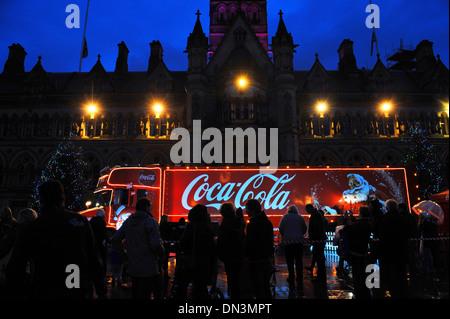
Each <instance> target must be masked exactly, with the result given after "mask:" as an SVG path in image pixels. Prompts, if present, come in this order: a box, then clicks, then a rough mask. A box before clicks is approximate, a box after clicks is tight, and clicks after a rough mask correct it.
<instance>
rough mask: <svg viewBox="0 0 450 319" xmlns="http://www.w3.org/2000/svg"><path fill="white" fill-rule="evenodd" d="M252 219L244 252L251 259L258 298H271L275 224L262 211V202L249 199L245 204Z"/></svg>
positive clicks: (253, 280) (246, 236)
mask: <svg viewBox="0 0 450 319" xmlns="http://www.w3.org/2000/svg"><path fill="white" fill-rule="evenodd" d="M245 208H246V211H247V214H248V216H249V217H250V221H249V223H248V225H247V233H246V235H245V241H244V253H245V256H246V257H247V258H248V259H249V270H250V276H251V279H252V286H253V293H254V295H255V297H256V299H271V298H272V294H271V291H270V276H271V274H272V272H273V267H274V265H273V262H272V259H273V253H274V246H273V225H272V223H271V222H270V220H269V219H268V218H267V216H266V214H265V213H264V212H263V211H261V204H260V203H259V202H258V201H257V200H255V199H249V200H248V201H247V203H246V205H245Z"/></svg>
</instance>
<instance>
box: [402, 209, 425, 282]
mask: <svg viewBox="0 0 450 319" xmlns="http://www.w3.org/2000/svg"><path fill="white" fill-rule="evenodd" d="M398 211H399V213H400V215H402V216H403V217H405V218H406V221H407V224H408V237H409V238H417V237H419V235H420V232H419V227H418V226H417V224H418V223H417V221H416V219H415V218H414V216H413V214H411V212H410V211H409V210H408V206H407V205H406V204H405V203H400V204H398ZM416 251H417V241H415V240H409V241H408V268H409V275H410V276H411V277H414V276H415V274H416V273H417V267H416V262H417V260H416Z"/></svg>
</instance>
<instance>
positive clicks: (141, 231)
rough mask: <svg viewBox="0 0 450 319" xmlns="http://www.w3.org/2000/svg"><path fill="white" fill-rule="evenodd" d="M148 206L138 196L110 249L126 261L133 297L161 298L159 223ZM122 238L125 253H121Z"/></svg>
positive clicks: (161, 254)
mask: <svg viewBox="0 0 450 319" xmlns="http://www.w3.org/2000/svg"><path fill="white" fill-rule="evenodd" d="M151 210H152V205H151V203H150V201H149V200H148V198H145V197H143V198H139V199H138V201H137V202H136V211H135V212H134V213H133V214H131V215H130V217H128V218H127V220H125V222H124V223H123V224H122V226H121V227H120V228H119V229H118V230H117V232H116V233H115V234H114V236H113V237H112V239H111V243H112V245H113V248H114V249H115V250H116V251H117V253H118V254H119V255H121V256H124V255H125V256H126V258H127V260H128V273H129V274H130V276H131V281H132V291H131V292H132V297H133V298H134V299H149V298H150V297H151V295H152V294H153V297H154V299H160V298H161V297H162V287H161V281H160V276H159V275H160V258H162V257H163V254H164V248H163V246H162V243H161V237H160V234H159V226H158V222H157V221H156V219H154V218H153V216H152V214H151ZM123 241H125V246H126V254H124V245H123Z"/></svg>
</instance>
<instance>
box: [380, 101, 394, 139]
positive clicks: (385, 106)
mask: <svg viewBox="0 0 450 319" xmlns="http://www.w3.org/2000/svg"><path fill="white" fill-rule="evenodd" d="M379 108H380V111H381V112H382V113H384V118H385V120H384V121H385V123H386V124H385V127H386V132H385V133H386V135H387V136H390V135H394V136H395V135H396V131H395V130H396V128H395V120H396V118H395V114H394V121H393V125H392V126H393V127H392V134H390V130H391V125H390V121H389V117H390V114H389V113H391V112H392V110H393V108H394V104H393V103H392V102H391V101H383V102H381V103H380V106H379Z"/></svg>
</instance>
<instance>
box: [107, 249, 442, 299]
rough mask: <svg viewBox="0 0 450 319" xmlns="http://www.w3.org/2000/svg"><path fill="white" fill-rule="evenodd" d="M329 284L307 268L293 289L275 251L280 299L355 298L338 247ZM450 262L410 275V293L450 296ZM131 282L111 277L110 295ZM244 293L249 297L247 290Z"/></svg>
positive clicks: (330, 258) (222, 278) (383, 294)
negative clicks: (316, 280)
mask: <svg viewBox="0 0 450 319" xmlns="http://www.w3.org/2000/svg"><path fill="white" fill-rule="evenodd" d="M325 256H326V268H327V281H326V283H323V284H320V283H314V282H313V281H312V279H313V276H315V275H316V270H315V269H314V271H313V272H312V273H311V272H310V271H309V270H306V269H304V270H303V285H304V287H303V290H302V291H290V289H289V284H288V282H287V277H288V270H287V265H286V260H285V257H284V254H283V249H278V250H277V253H276V254H275V266H276V273H275V278H274V280H273V284H274V289H275V298H276V299H353V298H354V289H353V282H352V281H353V279H352V274H351V267H350V265H348V264H347V263H346V262H344V271H343V272H342V271H338V269H339V267H338V266H339V256H338V255H337V254H336V252H335V251H334V250H328V251H326V254H325ZM311 257H312V256H311V252H310V250H309V247H305V250H304V255H303V266H309V265H310V264H311ZM174 269H175V260H174V259H173V258H171V259H170V260H169V281H168V288H167V291H168V292H169V293H168V294H167V297H168V298H170V296H169V295H170V291H171V283H172V282H173V276H174ZM448 279H449V278H448V262H446V263H445V268H444V269H442V270H441V271H439V272H419V273H418V274H417V275H416V276H414V277H409V276H408V282H409V288H410V290H409V294H410V297H411V298H414V299H448V298H449V297H448V290H449V280H448ZM130 286H131V284H130V283H128V284H126V283H125V284H123V285H122V287H121V288H119V287H117V286H112V285H111V282H110V280H109V282H108V288H109V297H110V298H130V289H129V287H130ZM216 286H217V288H219V289H220V291H221V292H222V293H223V296H224V298H226V299H228V293H227V281H226V275H225V271H224V267H223V264H222V263H220V262H219V265H218V276H217V283H216ZM243 295H244V296H246V294H245V291H244V292H243ZM372 296H373V298H374V299H383V298H389V293H388V292H387V291H385V290H383V289H372Z"/></svg>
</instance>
